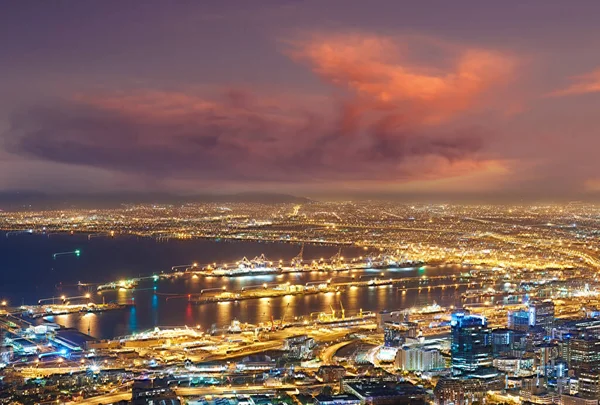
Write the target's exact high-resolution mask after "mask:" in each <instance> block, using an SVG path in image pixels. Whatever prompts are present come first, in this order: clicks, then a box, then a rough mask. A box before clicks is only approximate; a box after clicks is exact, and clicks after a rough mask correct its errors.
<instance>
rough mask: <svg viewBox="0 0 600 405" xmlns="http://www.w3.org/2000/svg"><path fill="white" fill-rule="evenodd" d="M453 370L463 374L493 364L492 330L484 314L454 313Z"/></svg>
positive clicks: (452, 323) (451, 348)
mask: <svg viewBox="0 0 600 405" xmlns="http://www.w3.org/2000/svg"><path fill="white" fill-rule="evenodd" d="M451 327H452V344H451V346H450V350H451V354H452V371H453V372H454V373H455V374H463V373H467V372H471V371H475V370H477V369H478V368H480V367H489V366H491V365H492V361H493V356H492V339H491V331H490V329H489V328H488V326H487V321H486V319H485V318H484V317H483V316H479V315H467V314H465V313H463V312H460V313H454V314H452V321H451Z"/></svg>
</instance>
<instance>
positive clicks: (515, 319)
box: [508, 311, 529, 332]
mask: <svg viewBox="0 0 600 405" xmlns="http://www.w3.org/2000/svg"><path fill="white" fill-rule="evenodd" d="M508 328H509V329H513V330H519V331H523V332H525V331H527V329H529V312H527V311H512V312H509V313H508Z"/></svg>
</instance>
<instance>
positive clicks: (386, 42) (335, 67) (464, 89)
mask: <svg viewBox="0 0 600 405" xmlns="http://www.w3.org/2000/svg"><path fill="white" fill-rule="evenodd" d="M292 45H293V50H292V51H291V55H292V56H293V57H294V58H295V59H297V60H303V61H306V62H308V63H309V65H310V66H311V67H312V69H313V71H314V72H315V73H317V74H318V75H319V76H321V77H322V78H324V79H326V80H328V81H330V82H331V83H333V84H335V85H336V86H340V87H343V88H347V89H349V90H351V91H353V92H354V93H355V94H356V96H357V97H358V98H359V99H360V102H361V103H363V104H364V103H368V104H370V106H371V108H373V109H390V108H391V109H403V110H405V111H406V110H408V112H409V113H410V114H411V115H413V116H414V115H415V114H416V115H418V116H420V117H421V120H420V121H421V122H434V123H437V122H439V121H441V120H444V119H447V118H451V117H453V116H455V115H456V114H458V113H460V112H463V111H465V110H467V109H469V108H472V107H473V106H474V104H475V102H476V101H477V100H478V98H479V96H481V95H482V94H483V93H484V92H485V91H486V90H489V89H490V88H492V87H493V86H495V85H498V84H500V83H502V82H505V81H506V80H508V79H510V78H511V77H512V76H513V73H514V68H515V65H516V61H515V59H514V58H513V57H511V56H507V55H503V54H501V53H499V52H495V51H491V50H485V49H470V48H467V49H463V50H461V51H459V52H458V54H457V55H454V59H455V62H454V63H453V64H452V66H451V67H450V68H446V69H443V68H442V69H437V70H431V69H425V68H422V67H421V66H419V65H418V64H417V63H414V62H412V63H411V62H410V60H409V58H408V56H409V55H405V54H403V52H401V51H400V45H404V44H403V43H402V42H401V41H400V42H394V40H393V39H392V38H389V37H381V36H374V35H359V34H351V35H346V36H339V35H338V36H330V37H328V36H316V37H314V38H313V39H312V40H309V41H298V42H294V43H292ZM434 47H437V48H440V49H434V50H438V51H442V52H445V53H447V50H446V49H442V48H443V47H442V46H441V45H435V46H434Z"/></svg>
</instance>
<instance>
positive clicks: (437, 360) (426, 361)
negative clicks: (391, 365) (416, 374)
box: [396, 346, 445, 371]
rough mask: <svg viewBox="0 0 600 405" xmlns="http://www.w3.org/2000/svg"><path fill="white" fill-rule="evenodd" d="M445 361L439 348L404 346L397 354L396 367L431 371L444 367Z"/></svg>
mask: <svg viewBox="0 0 600 405" xmlns="http://www.w3.org/2000/svg"><path fill="white" fill-rule="evenodd" d="M444 366H445V361H444V358H443V357H442V355H441V353H440V352H439V350H436V349H430V348H425V347H417V346H404V347H401V348H400V349H398V352H397V354H396V367H398V368H399V369H401V370H405V371H431V370H439V369H442V368H444Z"/></svg>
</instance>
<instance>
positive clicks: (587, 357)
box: [568, 337, 600, 376]
mask: <svg viewBox="0 0 600 405" xmlns="http://www.w3.org/2000/svg"><path fill="white" fill-rule="evenodd" d="M568 350H569V359H570V366H571V369H573V370H574V371H575V375H577V376H578V374H579V371H580V370H584V369H586V370H590V369H597V368H600V339H597V338H590V337H585V338H581V339H571V340H570V341H569V349H568Z"/></svg>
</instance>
